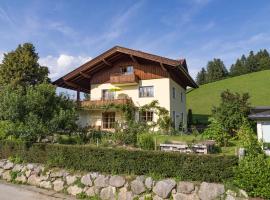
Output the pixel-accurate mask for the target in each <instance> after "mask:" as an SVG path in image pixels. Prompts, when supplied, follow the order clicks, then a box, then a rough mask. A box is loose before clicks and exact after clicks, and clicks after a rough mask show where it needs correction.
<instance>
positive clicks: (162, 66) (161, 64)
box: [159, 63, 168, 72]
mask: <svg viewBox="0 0 270 200" xmlns="http://www.w3.org/2000/svg"><path fill="white" fill-rule="evenodd" d="M159 64H160V67H161V68H162V69H163V70H164V71H165V72H168V70H167V69H166V68H165V67H164V65H163V63H159Z"/></svg>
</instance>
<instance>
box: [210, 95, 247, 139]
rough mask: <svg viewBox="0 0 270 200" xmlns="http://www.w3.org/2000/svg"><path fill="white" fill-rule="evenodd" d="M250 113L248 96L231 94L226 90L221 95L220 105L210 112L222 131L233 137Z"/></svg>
mask: <svg viewBox="0 0 270 200" xmlns="http://www.w3.org/2000/svg"><path fill="white" fill-rule="evenodd" d="M249 111H250V103H249V94H248V93H244V94H242V95H240V94H239V93H231V92H230V91H229V90H226V91H224V92H222V93H221V103H220V105H219V106H218V107H214V108H213V110H212V115H213V117H214V118H215V119H216V120H217V122H219V123H220V124H221V125H222V127H223V129H224V130H225V131H226V132H228V133H229V134H230V135H231V136H234V135H235V134H236V132H237V131H238V130H239V128H240V127H241V126H242V124H243V122H244V121H245V120H247V116H248V114H249Z"/></svg>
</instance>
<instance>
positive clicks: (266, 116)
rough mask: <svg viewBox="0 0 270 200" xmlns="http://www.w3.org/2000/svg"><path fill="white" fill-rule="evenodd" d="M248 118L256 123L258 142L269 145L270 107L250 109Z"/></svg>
mask: <svg viewBox="0 0 270 200" xmlns="http://www.w3.org/2000/svg"><path fill="white" fill-rule="evenodd" d="M248 117H249V118H250V119H253V120H256V121H257V136H258V140H259V141H263V142H264V143H270V107H266V106H263V107H255V108H252V109H251V114H250V115H249V116H248Z"/></svg>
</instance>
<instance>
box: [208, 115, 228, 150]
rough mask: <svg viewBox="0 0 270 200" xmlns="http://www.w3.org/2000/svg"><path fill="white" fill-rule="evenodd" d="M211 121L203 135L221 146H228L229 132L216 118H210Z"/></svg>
mask: <svg viewBox="0 0 270 200" xmlns="http://www.w3.org/2000/svg"><path fill="white" fill-rule="evenodd" d="M209 121H210V122H211V123H210V124H209V126H208V128H207V129H206V130H205V131H204V132H203V137H205V138H207V139H212V140H215V141H216V142H217V144H218V145H220V146H227V144H228V140H229V138H230V136H229V134H228V133H227V132H226V131H224V129H223V128H222V126H221V124H220V123H219V122H218V121H217V120H216V119H214V118H210V119H209Z"/></svg>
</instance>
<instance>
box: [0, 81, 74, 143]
mask: <svg viewBox="0 0 270 200" xmlns="http://www.w3.org/2000/svg"><path fill="white" fill-rule="evenodd" d="M75 108H76V107H75V104H74V102H73V101H71V100H69V98H67V97H66V96H64V95H60V96H57V95H56V88H55V87H54V86H53V85H51V84H45V83H43V84H39V85H36V86H28V87H26V88H23V87H22V86H18V87H17V88H16V89H14V88H13V87H12V86H10V85H6V86H4V87H3V88H2V90H1V91H0V110H1V112H0V121H5V124H7V125H8V130H7V131H6V132H5V134H6V135H11V136H14V137H15V138H20V139H23V140H26V141H31V142H35V141H37V140H38V141H39V140H40V139H42V138H45V137H46V136H49V135H53V134H54V133H61V134H70V133H71V132H72V131H74V130H76V128H77V125H76V121H77V113H76V109H75Z"/></svg>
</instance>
